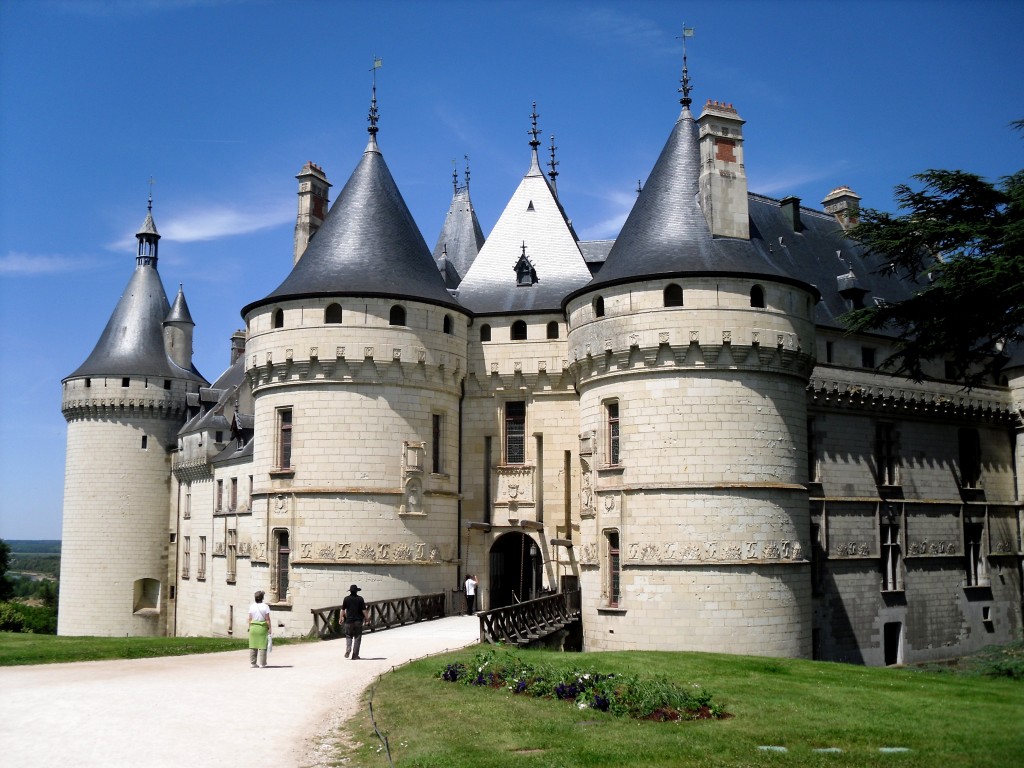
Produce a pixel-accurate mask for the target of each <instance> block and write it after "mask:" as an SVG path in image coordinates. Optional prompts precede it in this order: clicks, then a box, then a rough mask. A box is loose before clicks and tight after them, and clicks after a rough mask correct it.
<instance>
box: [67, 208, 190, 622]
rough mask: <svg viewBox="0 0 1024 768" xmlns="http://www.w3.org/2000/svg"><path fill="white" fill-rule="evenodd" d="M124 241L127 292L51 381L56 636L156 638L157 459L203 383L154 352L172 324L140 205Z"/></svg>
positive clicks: (160, 615)
mask: <svg viewBox="0 0 1024 768" xmlns="http://www.w3.org/2000/svg"><path fill="white" fill-rule="evenodd" d="M136 237H137V239H138V243H139V247H138V254H137V256H136V267H135V272H134V273H133V274H132V277H131V279H130V280H129V281H128V286H127V287H126V288H125V290H124V293H123V294H122V296H121V299H120V301H119V302H118V304H117V306H116V307H115V308H114V312H113V314H112V315H111V316H110V320H109V321H108V323H107V326H106V328H105V329H104V331H103V334H102V335H101V336H100V339H99V342H98V343H97V344H96V347H95V349H93V351H92V354H90V355H89V357H88V359H87V360H86V361H85V362H84V363H83V364H82V365H81V366H80V367H79V368H78V369H77V370H76V371H75V372H74V373H72V374H71V375H70V376H68V377H67V378H66V379H64V381H63V392H62V402H61V410H62V412H63V414H64V418H65V419H66V420H67V423H68V437H67V460H66V466H65V474H64V525H63V537H62V545H61V579H60V584H61V588H60V611H59V619H58V627H57V631H58V634H61V635H99V636H122V635H130V636H142V635H160V634H163V633H164V632H165V623H166V622H165V614H166V612H165V610H164V608H165V605H166V600H167V595H166V585H167V572H168V571H167V557H168V533H167V532H168V515H169V508H170V498H169V493H170V458H169V450H170V449H171V448H172V447H173V446H174V445H175V442H176V433H177V431H178V429H179V428H180V427H181V426H182V424H183V423H184V421H185V413H186V411H185V396H186V393H187V392H195V391H197V390H198V388H199V387H200V386H202V385H204V384H205V383H206V382H205V381H204V380H203V378H202V376H200V375H199V374H198V373H197V372H196V371H195V370H194V369H193V368H192V361H191V344H190V343H189V344H188V345H187V346H188V355H187V358H186V357H184V356H179V357H178V359H179V360H180V362H181V363H182V364H181V365H179V364H176V362H175V361H174V359H172V357H171V356H170V355H169V353H168V349H167V347H166V346H165V337H164V323H165V321H168V322H172V323H175V324H180V323H181V322H182V320H183V318H182V316H181V314H180V312H179V314H178V315H177V316H176V315H173V314H171V313H170V310H171V306H170V304H169V303H168V301H167V295H166V294H165V293H164V288H163V284H162V283H161V281H160V276H159V274H158V273H157V247H158V241H159V239H160V235H159V233H158V232H157V230H156V225H155V224H154V222H153V216H152V200H150V210H149V211H148V212H147V214H146V220H145V222H144V223H143V225H142V228H141V229H140V230H139V232H138V234H137V235H136ZM179 298H180V301H181V306H182V307H184V317H185V318H187V323H185V325H186V326H187V329H188V331H187V336H188V338H189V341H190V339H191V318H188V317H187V316H188V309H187V305H185V304H184V295H183V294H181V293H179ZM175 306H176V307H177V306H178V304H177V302H176V304H175ZM178 351H179V352H180V351H181V350H180V347H179V350H178Z"/></svg>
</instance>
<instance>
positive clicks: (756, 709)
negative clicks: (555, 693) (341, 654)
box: [337, 649, 1024, 768]
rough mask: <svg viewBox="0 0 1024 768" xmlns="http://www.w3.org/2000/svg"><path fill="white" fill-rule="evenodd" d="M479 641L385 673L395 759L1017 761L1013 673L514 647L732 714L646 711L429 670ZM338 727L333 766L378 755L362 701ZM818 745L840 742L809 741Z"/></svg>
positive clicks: (1021, 727)
mask: <svg viewBox="0 0 1024 768" xmlns="http://www.w3.org/2000/svg"><path fill="white" fill-rule="evenodd" d="M477 651H478V649H467V650H466V651H463V652H458V653H452V654H445V655H444V656H442V657H437V658H434V659H427V660H423V661H419V662H416V663H414V664H411V665H409V666H407V667H404V668H402V669H400V670H398V671H397V672H395V673H393V674H388V675H385V676H384V677H383V678H382V679H381V681H380V683H379V684H378V685H377V687H376V690H375V692H374V695H373V712H374V715H375V717H376V721H377V725H378V727H379V728H380V729H381V731H382V732H383V733H385V734H386V735H387V737H388V742H389V745H390V749H391V754H392V757H393V759H394V762H395V765H396V766H416V767H417V768H427V767H428V766H437V767H438V768H441V767H442V766H444V768H486V767H490V766H494V767H495V768H498V767H501V766H510V767H511V766H516V768H520V767H521V766H527V768H528V767H529V766H538V767H540V766H545V767H546V766H559V767H562V768H574V767H576V766H609V768H611V767H612V766H615V767H623V766H626V767H629V766H636V767H637V768H640V767H641V766H642V767H643V768H654V767H657V766H716V767H717V766H830V767H831V766H844V767H849V768H852V767H853V766H856V767H857V768H864V767H870V766H885V767H886V768H888V767H889V766H899V768H911V767H919V768H934V767H935V766H940V767H941V768H958V767H961V766H962V767H963V768H985V767H986V766H988V767H992V768H994V767H996V766H999V767H1003V766H1006V767H1009V766H1018V765H1021V764H1024V681H1021V680H1013V679H1009V678H1002V679H996V678H986V677H977V676H966V675H957V674H951V673H950V672H949V671H917V670H900V669H878V668H867V667H857V666H851V665H844V664H829V663H823V662H811V661H799V660H790V659H765V658H754V657H742V656H728V655H717V654H694V653H639V652H637V653H600V654H596V653H595V654H554V653H550V652H548V653H544V652H541V651H534V652H520V655H521V657H522V658H523V659H524V660H527V661H529V662H531V663H534V664H541V663H543V664H564V665H566V667H568V668H573V667H589V668H593V669H596V670H597V671H600V672H606V673H612V672H614V673H618V674H635V675H645V676H665V677H667V678H668V679H670V680H672V681H674V682H676V683H678V684H680V685H693V684H696V685H700V686H702V687H704V688H706V689H708V690H709V691H711V692H712V694H713V695H714V701H715V703H718V704H721V705H723V706H724V708H725V709H726V711H727V712H729V713H730V714H731V715H732V717H730V718H728V719H724V720H702V721H697V722H683V723H654V722H640V721H635V720H628V719H621V718H616V717H613V716H611V715H608V714H606V713H602V712H595V711H594V710H590V709H583V710H580V709H578V708H577V707H575V706H573V705H572V704H570V703H566V702H561V701H548V700H538V699H533V698H527V697H524V696H521V695H519V696H517V695H514V694H512V693H511V692H509V691H507V690H504V689H488V688H473V687H467V686H464V685H459V684H454V683H448V682H444V681H441V680H438V679H437V677H436V676H437V674H438V673H439V672H440V671H441V670H442V669H443V668H444V666H445V664H447V663H449V662H455V661H461V662H463V663H472V660H473V657H474V655H475V654H476V653H477ZM538 654H543V656H540V655H538ZM345 730H346V732H347V734H348V741H350V742H352V743H359V744H360V745H361V746H359V747H356V748H354V749H351V750H348V751H345V752H344V753H342V754H339V755H338V758H337V764H338V765H342V764H344V765H351V766H362V767H364V768H366V767H370V766H387V759H386V755H385V752H384V751H383V750H382V749H381V748H380V746H381V745H380V741H379V740H378V739H377V737H376V735H375V734H374V732H373V727H372V724H371V722H370V719H369V715H368V714H367V713H366V711H365V709H364V712H363V714H360V715H359V716H357V717H356V718H354V719H353V720H352V721H350V722H349V723H347V724H346V726H345ZM760 747H785V749H786V750H787V751H786V752H785V753H783V752H781V751H777V750H771V751H768V750H762V749H760ZM883 748H887V749H891V748H902V749H905V750H908V751H901V752H882V751H880V750H881V749H883ZM823 749H838V750H842V751H841V752H818V751H815V750H823ZM346 758H348V759H349V762H344V763H343V762H342V761H343V760H344V759H346Z"/></svg>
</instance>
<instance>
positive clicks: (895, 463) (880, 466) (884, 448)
mask: <svg viewBox="0 0 1024 768" xmlns="http://www.w3.org/2000/svg"><path fill="white" fill-rule="evenodd" d="M875 467H876V470H877V472H878V476H877V480H878V484H879V485H899V484H900V483H899V453H898V450H897V445H896V427H895V425H893V424H889V423H887V422H879V423H878V424H876V425H875Z"/></svg>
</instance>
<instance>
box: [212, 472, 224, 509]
mask: <svg viewBox="0 0 1024 768" xmlns="http://www.w3.org/2000/svg"><path fill="white" fill-rule="evenodd" d="M223 509H224V481H223V480H218V481H217V500H216V502H215V506H214V510H215V511H217V512H221V511H223Z"/></svg>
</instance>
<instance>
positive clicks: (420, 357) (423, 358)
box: [416, 349, 427, 363]
mask: <svg viewBox="0 0 1024 768" xmlns="http://www.w3.org/2000/svg"><path fill="white" fill-rule="evenodd" d="M416 362H418V363H425V362H427V350H425V349H417V350H416Z"/></svg>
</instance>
